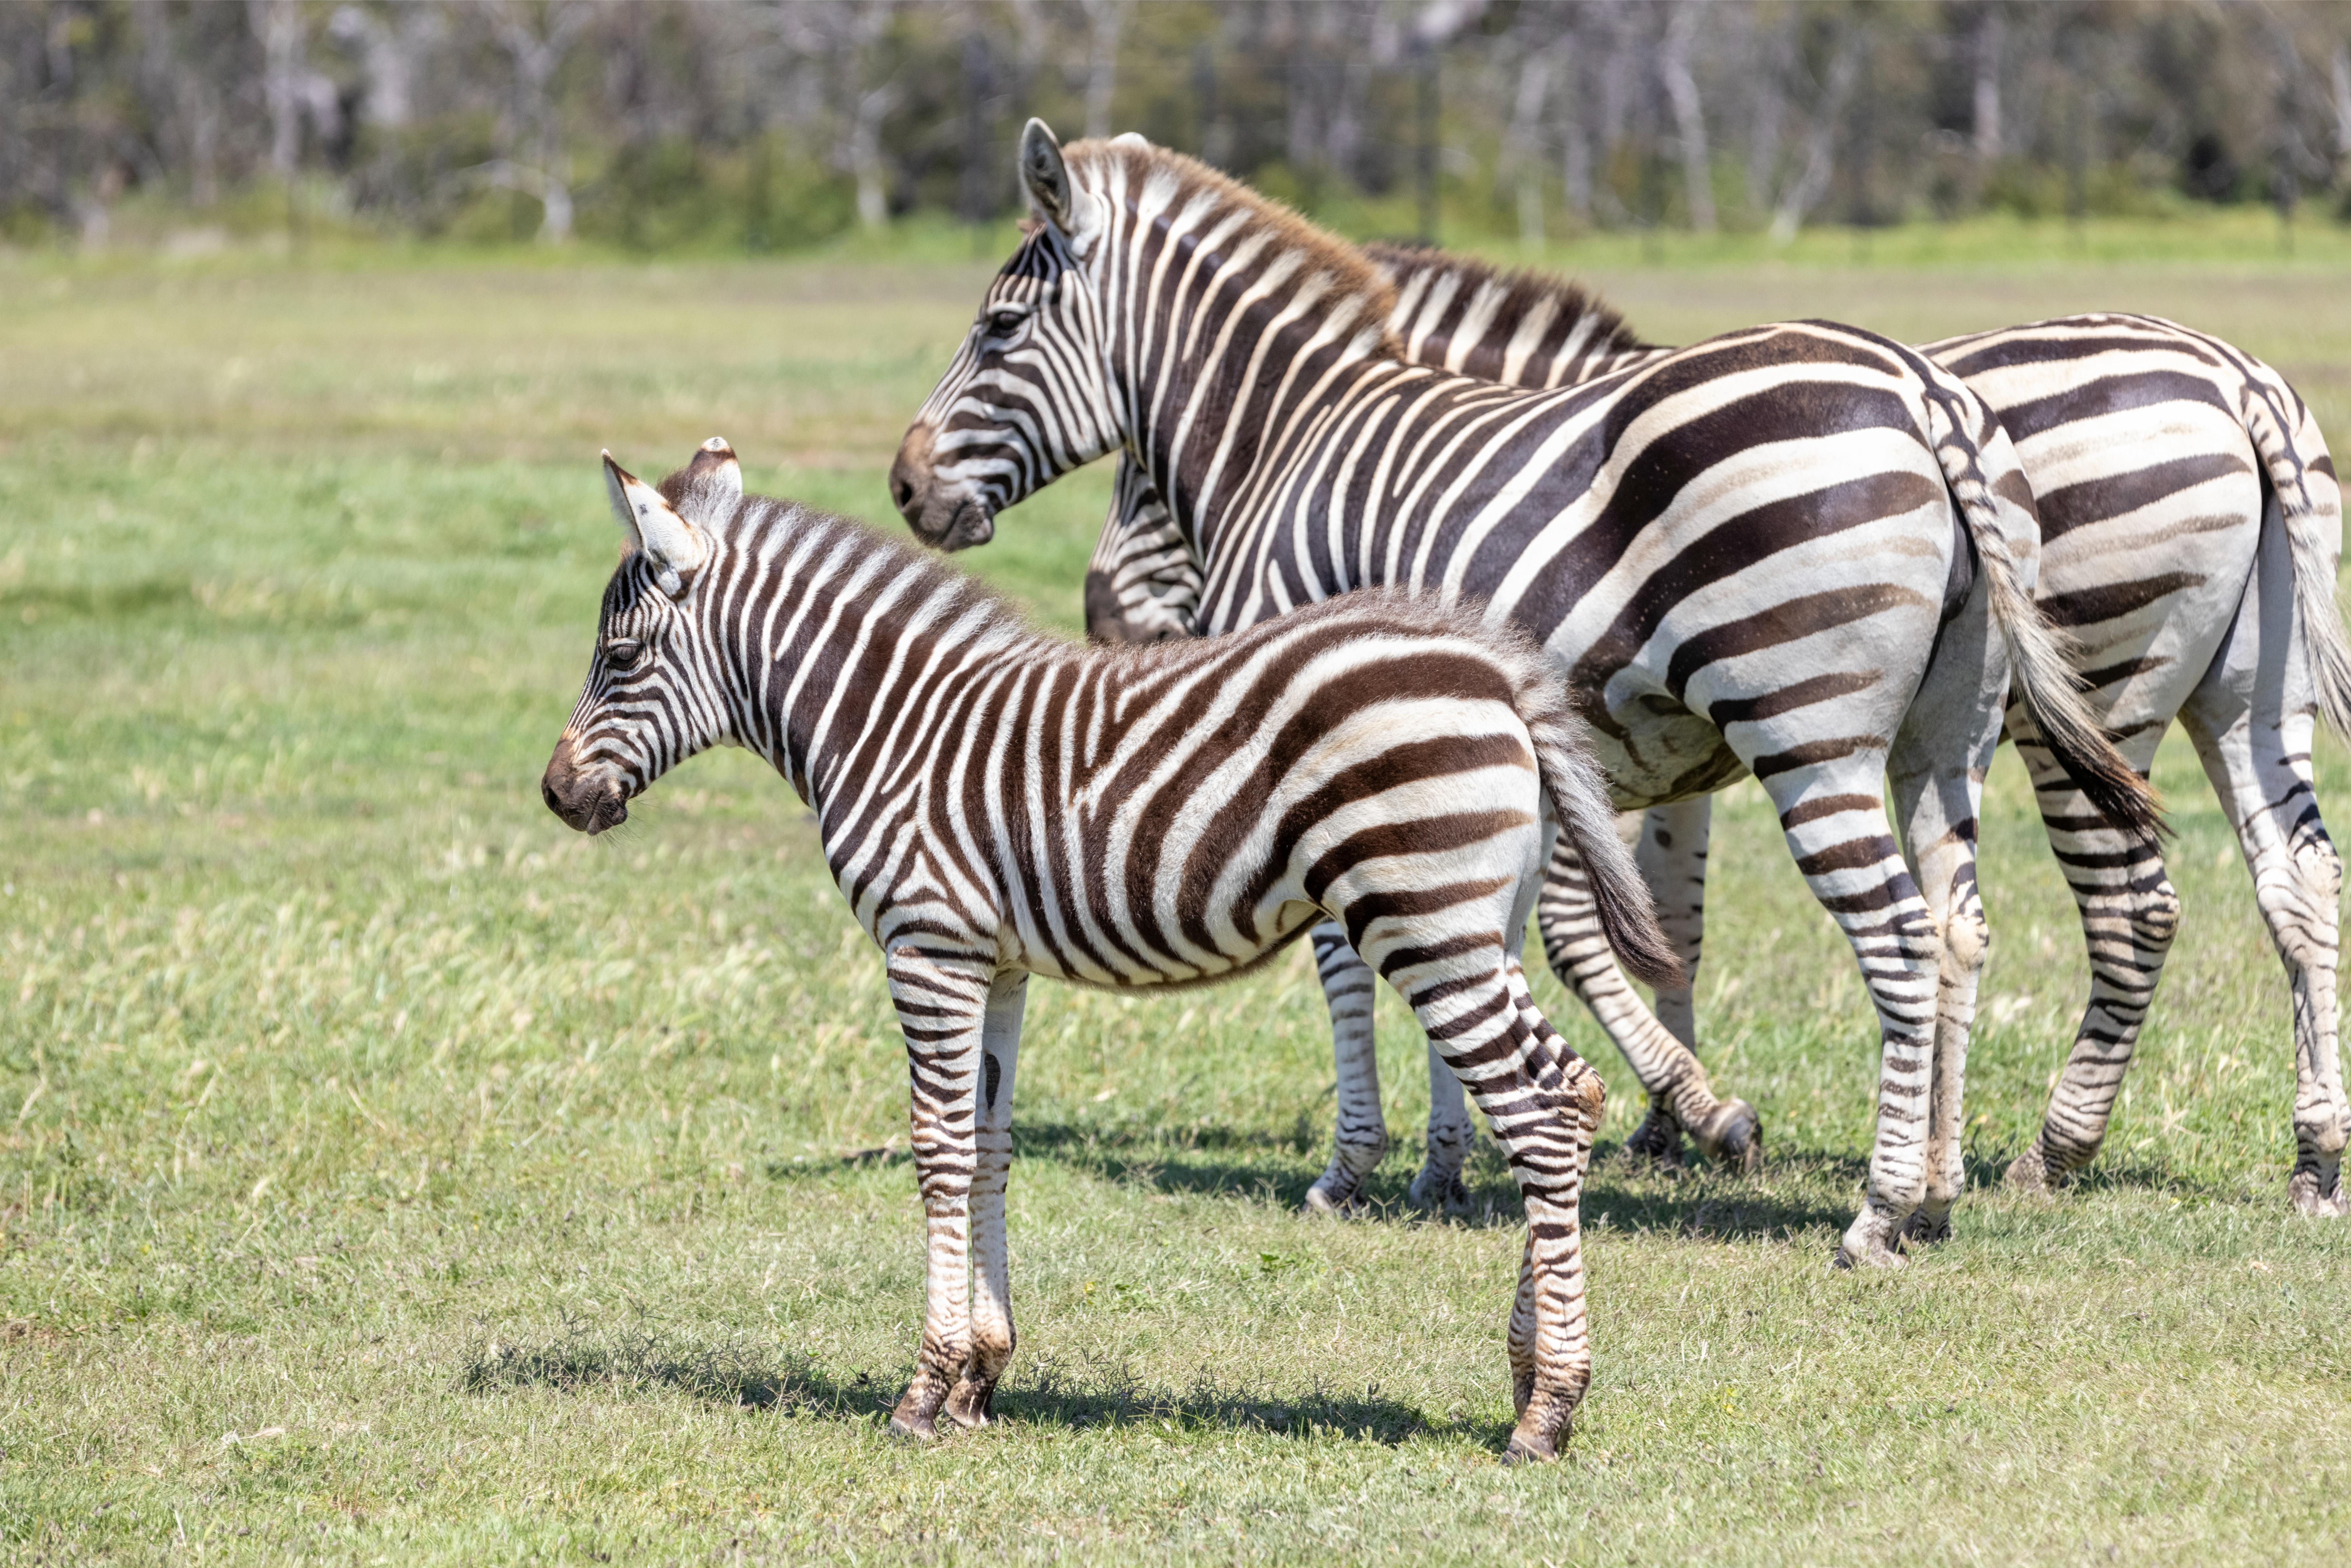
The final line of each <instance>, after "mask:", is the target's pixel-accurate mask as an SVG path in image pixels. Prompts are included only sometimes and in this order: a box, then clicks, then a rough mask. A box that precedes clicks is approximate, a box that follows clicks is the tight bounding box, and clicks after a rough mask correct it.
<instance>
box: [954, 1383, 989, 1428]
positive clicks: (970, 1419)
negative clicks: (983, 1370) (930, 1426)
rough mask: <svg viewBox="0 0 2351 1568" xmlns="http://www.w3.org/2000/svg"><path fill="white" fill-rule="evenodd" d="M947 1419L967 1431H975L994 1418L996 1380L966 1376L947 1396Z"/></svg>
mask: <svg viewBox="0 0 2351 1568" xmlns="http://www.w3.org/2000/svg"><path fill="white" fill-rule="evenodd" d="M946 1415H947V1419H948V1420H950V1421H952V1422H954V1423H955V1424H956V1426H958V1427H963V1428H964V1429H965V1430H967V1431H977V1430H978V1429H979V1428H980V1427H985V1426H987V1424H988V1423H989V1422H991V1421H993V1420H995V1419H996V1382H995V1380H994V1379H993V1378H991V1379H989V1380H988V1381H987V1382H986V1383H981V1382H978V1381H977V1380H976V1379H973V1378H969V1377H967V1378H965V1379H964V1380H963V1381H962V1382H960V1383H958V1384H956V1385H955V1391H954V1392H953V1393H951V1394H949V1395H948V1396H947V1403H946Z"/></svg>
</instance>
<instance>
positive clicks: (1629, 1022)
mask: <svg viewBox="0 0 2351 1568" xmlns="http://www.w3.org/2000/svg"><path fill="white" fill-rule="evenodd" d="M1535 920H1536V923H1537V925H1540V926H1541V929H1542V940H1543V956H1544V958H1545V959H1546V960H1548V961H1549V963H1550V964H1551V967H1552V973H1553V974H1555V975H1557V976H1558V977H1560V981H1561V983H1562V984H1563V985H1565V986H1566V987H1567V988H1568V989H1569V990H1571V991H1573V992H1574V993H1575V995H1576V997H1577V998H1579V999H1580V1000H1581V1001H1582V1002H1583V1005H1584V1006H1585V1007H1587V1008H1589V1009H1591V1010H1592V1016H1593V1019H1596V1020H1597V1021H1598V1022H1599V1024H1600V1027H1601V1028H1602V1029H1604V1030H1606V1031H1607V1032H1608V1038H1609V1039H1611V1040H1614V1041H1615V1042H1616V1049H1617V1050H1618V1051H1622V1052H1624V1054H1625V1061H1626V1063H1627V1064H1629V1065H1630V1066H1631V1067H1632V1069H1633V1073H1634V1076H1635V1077H1637V1078H1638V1079H1640V1081H1641V1087H1642V1089H1643V1090H1644V1091H1646V1092H1647V1094H1648V1096H1649V1114H1648V1117H1647V1119H1646V1120H1645V1121H1644V1122H1643V1123H1642V1124H1641V1125H1640V1127H1639V1128H1638V1129H1636V1130H1635V1133H1634V1134H1633V1136H1632V1137H1631V1138H1630V1139H1628V1140H1626V1143H1625V1151H1626V1152H1627V1153H1628V1154H1632V1155H1635V1156H1637V1157H1641V1158H1646V1159H1652V1160H1656V1161H1657V1162H1659V1163H1661V1164H1667V1165H1678V1164H1680V1163H1681V1157H1682V1134H1683V1132H1684V1131H1685V1130H1687V1131H1688V1132H1689V1133H1691V1134H1694V1135H1695V1136H1696V1137H1697V1138H1698V1146H1699V1147H1700V1148H1701V1149H1702V1150H1703V1151H1704V1152H1705V1154H1706V1155H1707V1157H1708V1159H1710V1160H1714V1161H1716V1162H1717V1163H1718V1164H1720V1165H1723V1166H1727V1167H1728V1168H1729V1169H1732V1170H1753V1169H1754V1168H1756V1166H1759V1165H1760V1164H1761V1160H1762V1154H1763V1141H1762V1128H1761V1122H1760V1121H1759V1120H1758V1118H1757V1117H1756V1114H1755V1109H1754V1107H1753V1106H1751V1105H1749V1104H1748V1103H1746V1102H1745V1101H1743V1100H1718V1099H1716V1098H1715V1096H1714V1089H1713V1086H1712V1085H1711V1084H1710V1083H1709V1082H1708V1080H1707V1073H1706V1069H1705V1067H1704V1066H1702V1065H1701V1064H1700V1063H1699V1061H1698V1058H1697V1057H1696V1056H1695V1055H1694V1054H1692V1053H1691V1051H1690V1049H1689V1047H1688V1046H1687V1044H1685V1043H1684V1042H1683V1041H1681V1040H1677V1039H1675V1038H1674V1036H1673V1035H1672V1034H1671V1033H1669V1032H1668V1031H1667V1029H1666V1027H1665V1025H1664V1024H1663V1023H1661V1022H1660V1021H1659V1020H1658V1019H1657V1016H1656V1014H1655V1013H1653V1012H1651V1011H1650V1010H1649V1009H1648V1008H1647V1007H1646V1006H1645V1005H1644V1004H1643V1003H1642V1001H1641V998H1640V996H1639V994H1638V993H1637V992H1635V990H1634V989H1633V986H1632V982H1631V981H1629V980H1627V979H1626V978H1625V972H1624V971H1623V970H1622V969H1620V968H1618V967H1616V960H1615V957H1614V955H1613V954H1611V953H1610V952H1609V950H1608V941H1607V938H1606V937H1605V936H1603V935H1602V934H1601V930H1600V923H1599V919H1598V917H1597V916H1596V915H1595V914H1594V913H1593V903H1592V894H1591V890H1590V887H1589V885H1588V884H1587V883H1586V882H1585V880H1584V874H1583V863H1582V862H1580V861H1578V860H1577V859H1576V857H1575V852H1574V851H1573V849H1571V848H1570V847H1569V846H1568V843H1567V841H1566V840H1565V839H1564V838H1562V839H1561V841H1559V843H1558V844H1557V845H1556V846H1554V848H1553V849H1552V859H1551V867H1550V871H1549V873H1548V874H1547V875H1546V876H1545V877H1544V878H1543V890H1542V896H1541V898H1540V899H1539V900H1538V901H1537V902H1536V904H1535ZM1666 931H1667V936H1677V937H1678V938H1679V939H1677V946H1680V945H1681V940H1688V941H1691V942H1692V943H1694V942H1695V933H1694V931H1693V930H1692V929H1691V927H1690V926H1689V925H1688V923H1687V922H1685V923H1683V927H1682V930H1681V931H1680V932H1679V933H1677V930H1676V926H1675V925H1673V924H1672V923H1666Z"/></svg>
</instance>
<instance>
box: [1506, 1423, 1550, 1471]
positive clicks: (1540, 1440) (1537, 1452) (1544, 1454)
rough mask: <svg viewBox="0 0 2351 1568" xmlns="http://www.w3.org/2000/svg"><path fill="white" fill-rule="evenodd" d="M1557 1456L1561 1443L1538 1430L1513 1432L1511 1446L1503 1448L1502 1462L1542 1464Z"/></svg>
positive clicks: (1508, 1463)
mask: <svg viewBox="0 0 2351 1568" xmlns="http://www.w3.org/2000/svg"><path fill="white" fill-rule="evenodd" d="M1555 1458H1559V1445H1558V1444H1557V1443H1554V1442H1552V1440H1551V1439H1550V1438H1549V1437H1543V1436H1542V1435H1541V1434H1540V1433H1536V1432H1527V1431H1518V1432H1513V1433H1511V1434H1510V1446H1509V1447H1508V1448H1504V1449H1503V1450H1502V1463H1504V1464H1506V1465H1541V1464H1548V1463H1550V1462H1551V1461H1552V1460H1553V1459H1555Z"/></svg>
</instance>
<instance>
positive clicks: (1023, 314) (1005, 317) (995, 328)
mask: <svg viewBox="0 0 2351 1568" xmlns="http://www.w3.org/2000/svg"><path fill="white" fill-rule="evenodd" d="M1027 319H1029V313H1028V312H1027V311H1026V310H991V311H989V312H988V313H987V329H988V330H989V331H990V332H993V333H995V334H996V335H997V336H998V337H999V338H1009V337H1010V336H1012V334H1013V333H1015V332H1018V331H1019V330H1020V323H1021V322H1023V321H1026V320H1027Z"/></svg>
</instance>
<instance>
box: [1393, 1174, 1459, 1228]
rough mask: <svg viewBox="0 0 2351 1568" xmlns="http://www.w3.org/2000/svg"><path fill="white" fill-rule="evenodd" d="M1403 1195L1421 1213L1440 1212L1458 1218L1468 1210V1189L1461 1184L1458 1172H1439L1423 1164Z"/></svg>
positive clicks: (1449, 1217) (1447, 1216) (1451, 1217)
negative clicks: (1444, 1173)
mask: <svg viewBox="0 0 2351 1568" xmlns="http://www.w3.org/2000/svg"><path fill="white" fill-rule="evenodd" d="M1405 1198H1406V1200H1408V1201H1409V1202H1410V1203H1411V1204H1412V1206H1413V1207H1415V1208H1416V1209H1418V1210H1420V1211H1421V1212H1422V1213H1423V1214H1441V1215H1444V1216H1445V1217H1446V1218H1448V1219H1458V1218H1460V1217H1461V1216H1463V1215H1466V1214H1468V1212H1469V1207H1470V1205H1469V1189H1468V1186H1464V1185H1463V1184H1462V1180H1461V1176H1460V1173H1458V1172H1454V1173H1452V1174H1450V1175H1440V1174H1439V1173H1437V1172H1436V1171H1433V1170H1430V1169H1428V1168H1427V1167H1426V1166H1423V1167H1422V1169H1421V1173H1420V1174H1419V1175H1418V1176H1415V1177H1413V1178H1412V1186H1409V1187H1407V1188H1405Z"/></svg>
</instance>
